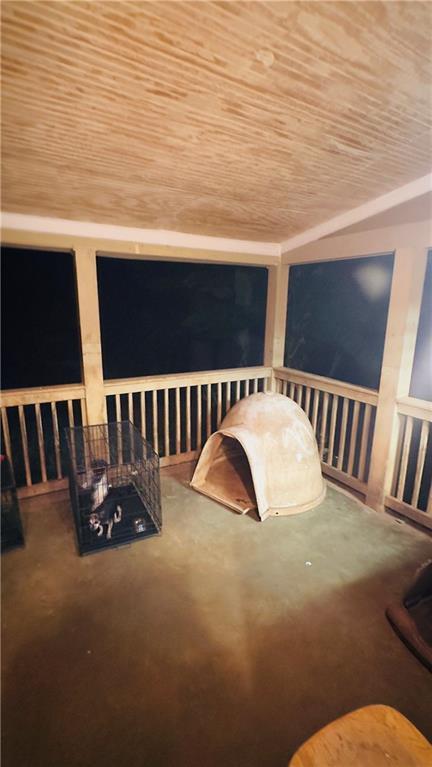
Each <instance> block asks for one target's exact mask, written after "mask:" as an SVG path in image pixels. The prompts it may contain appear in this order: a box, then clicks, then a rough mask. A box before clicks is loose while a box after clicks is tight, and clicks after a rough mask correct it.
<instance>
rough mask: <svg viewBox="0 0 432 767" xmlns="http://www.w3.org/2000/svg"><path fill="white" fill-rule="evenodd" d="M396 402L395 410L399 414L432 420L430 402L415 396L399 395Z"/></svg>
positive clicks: (431, 403)
mask: <svg viewBox="0 0 432 767" xmlns="http://www.w3.org/2000/svg"><path fill="white" fill-rule="evenodd" d="M396 403H397V411H398V413H400V414H401V415H410V416H412V417H413V418H421V420H422V421H432V402H428V400H424V399H417V398H416V397H399V398H398V399H397V400H396Z"/></svg>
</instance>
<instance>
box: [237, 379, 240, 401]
mask: <svg viewBox="0 0 432 767" xmlns="http://www.w3.org/2000/svg"><path fill="white" fill-rule="evenodd" d="M239 399H240V381H236V402H238V401H239Z"/></svg>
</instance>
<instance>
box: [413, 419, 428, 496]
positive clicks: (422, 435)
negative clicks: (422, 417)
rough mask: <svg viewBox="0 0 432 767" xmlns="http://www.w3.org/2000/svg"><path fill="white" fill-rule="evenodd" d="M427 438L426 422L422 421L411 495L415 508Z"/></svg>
mask: <svg viewBox="0 0 432 767" xmlns="http://www.w3.org/2000/svg"><path fill="white" fill-rule="evenodd" d="M428 436H429V424H428V422H427V421H423V423H422V425H421V432H420V442H419V449H418V455H417V464H416V473H415V479H414V489H413V494H412V500H411V505H412V506H414V507H415V508H417V507H418V502H419V495H420V486H421V481H422V476H423V469H424V463H425V458H426V448H427V443H428Z"/></svg>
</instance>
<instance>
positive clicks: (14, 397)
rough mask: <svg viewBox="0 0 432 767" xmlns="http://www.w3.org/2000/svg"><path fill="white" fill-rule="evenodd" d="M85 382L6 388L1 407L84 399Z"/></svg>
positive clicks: (2, 395) (0, 401) (1, 394)
mask: <svg viewBox="0 0 432 767" xmlns="http://www.w3.org/2000/svg"><path fill="white" fill-rule="evenodd" d="M84 398H85V387H84V385H83V384H61V385H59V386H38V387H35V388H33V389H5V390H4V391H2V392H0V404H1V407H17V406H18V405H36V404H38V403H39V404H43V403H45V402H63V401H65V400H73V399H84Z"/></svg>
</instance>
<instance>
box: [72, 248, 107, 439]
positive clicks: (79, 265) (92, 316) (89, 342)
mask: <svg viewBox="0 0 432 767" xmlns="http://www.w3.org/2000/svg"><path fill="white" fill-rule="evenodd" d="M75 265H76V278H77V292H78V308H79V319H80V331H81V350H82V372H83V383H84V385H85V388H86V408H87V423H88V424H98V423H106V421H107V409H106V401H105V392H104V385H103V369H102V347H101V336H100V319H99V297H98V289H97V273H96V252H95V251H94V250H92V249H91V248H87V247H84V246H83V247H81V246H80V247H77V248H76V249H75Z"/></svg>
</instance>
